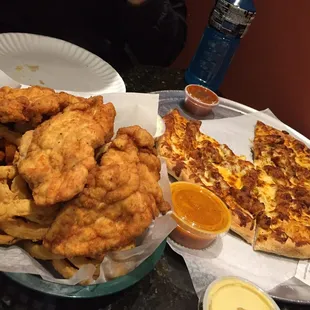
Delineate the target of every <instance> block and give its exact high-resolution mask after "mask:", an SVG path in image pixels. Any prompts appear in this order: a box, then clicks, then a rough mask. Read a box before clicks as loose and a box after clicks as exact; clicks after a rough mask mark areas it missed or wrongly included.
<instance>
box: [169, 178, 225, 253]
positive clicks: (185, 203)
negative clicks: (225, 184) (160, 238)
mask: <svg viewBox="0 0 310 310" xmlns="http://www.w3.org/2000/svg"><path fill="white" fill-rule="evenodd" d="M171 191H172V204H173V216H174V218H175V220H176V222H177V223H178V227H177V228H176V229H175V230H174V231H173V232H172V234H171V235H170V237H171V238H172V239H174V240H175V241H176V242H178V243H180V244H182V245H184V246H186V247H190V248H195V249H200V248H205V247H207V246H208V245H209V244H210V243H211V242H212V241H213V240H214V239H215V238H216V237H217V235H218V234H220V233H223V232H226V231H228V230H229V228H230V225H231V214H230V211H229V210H228V208H227V207H226V205H225V204H224V202H223V201H222V200H221V199H220V198H218V197H217V196H216V195H215V194H213V193H212V192H211V191H209V190H208V189H206V188H204V187H201V186H199V185H196V184H192V183H187V182H175V183H172V184H171Z"/></svg>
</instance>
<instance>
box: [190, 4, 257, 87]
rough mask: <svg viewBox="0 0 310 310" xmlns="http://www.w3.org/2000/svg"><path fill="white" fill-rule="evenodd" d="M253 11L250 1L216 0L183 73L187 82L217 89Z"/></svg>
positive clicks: (251, 18)
mask: <svg viewBox="0 0 310 310" xmlns="http://www.w3.org/2000/svg"><path fill="white" fill-rule="evenodd" d="M255 14H256V9H255V6H254V2H253V0H217V2H216V4H215V7H214V9H213V11H212V13H211V15H210V18H209V24H208V26H207V28H206V30H205V32H204V34H203V36H202V39H201V41H200V44H199V47H198V50H197V52H196V54H195V56H194V57H193V59H192V61H191V64H190V66H189V68H188V69H187V71H186V73H185V80H186V82H187V83H188V84H201V85H203V86H206V87H208V88H210V89H212V90H213V91H217V90H218V89H219V86H220V84H221V83H222V81H223V79H224V76H225V73H226V71H227V69H228V67H229V64H230V62H231V60H232V57H233V55H234V54H235V52H236V50H237V48H238V46H239V44H240V39H241V38H242V37H243V36H244V35H245V33H246V31H247V30H248V28H249V26H250V24H251V22H252V20H253V19H254V17H255Z"/></svg>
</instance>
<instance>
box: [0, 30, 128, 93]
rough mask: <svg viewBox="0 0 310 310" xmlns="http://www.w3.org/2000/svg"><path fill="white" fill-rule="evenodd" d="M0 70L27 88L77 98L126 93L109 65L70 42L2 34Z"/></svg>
mask: <svg viewBox="0 0 310 310" xmlns="http://www.w3.org/2000/svg"><path fill="white" fill-rule="evenodd" d="M0 69H1V70H2V71H4V72H5V73H6V74H8V75H9V76H10V77H11V78H12V79H14V80H16V81H18V82H19V83H20V84H24V85H40V86H45V87H50V88H54V89H57V90H64V91H68V92H70V93H74V94H80V95H83V94H87V93H91V94H92V95H97V94H102V93H119V92H126V88H125V83H124V81H123V80H122V78H121V77H120V75H119V74H118V73H117V71H116V70H115V69H114V68H113V67H111V66H110V65H109V64H108V63H107V62H105V61H104V60H102V59H101V58H99V57H98V56H96V55H94V54H92V53H90V52H88V51H87V50H85V49H83V48H80V47H78V46H76V45H74V44H71V43H69V42H66V41H63V40H59V39H55V38H50V37H45V36H40V35H34V34H27V33H3V34H0Z"/></svg>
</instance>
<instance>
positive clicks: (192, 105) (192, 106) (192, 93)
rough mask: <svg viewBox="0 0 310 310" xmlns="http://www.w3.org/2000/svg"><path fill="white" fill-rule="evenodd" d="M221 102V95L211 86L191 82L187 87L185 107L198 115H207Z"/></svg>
mask: <svg viewBox="0 0 310 310" xmlns="http://www.w3.org/2000/svg"><path fill="white" fill-rule="evenodd" d="M218 104H219V97H218V96H217V94H216V93H214V92H213V91H212V90H210V89H209V88H206V87H204V86H201V85H194V84H190V85H187V86H186V87H185V104H184V109H185V110H187V111H188V112H189V113H191V114H193V115H197V116H207V115H208V114H209V113H210V111H211V110H212V109H213V108H214V107H216V106H217V105H218Z"/></svg>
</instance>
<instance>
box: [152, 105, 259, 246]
mask: <svg viewBox="0 0 310 310" xmlns="http://www.w3.org/2000/svg"><path fill="white" fill-rule="evenodd" d="M164 121H165V124H166V132H165V134H164V135H163V136H162V137H160V138H159V140H158V143H157V148H158V152H159V154H160V155H161V156H162V157H164V158H165V159H166V161H167V167H168V171H169V173H170V174H171V175H172V176H173V177H175V178H176V179H177V180H179V181H188V182H193V183H196V184H199V185H202V186H205V187H206V188H208V189H210V190H211V191H213V192H214V193H215V194H217V195H218V196H219V197H220V198H221V199H222V200H224V201H225V202H226V204H227V205H228V207H229V208H230V210H231V212H232V230H233V231H234V232H236V233H237V234H239V235H240V236H241V237H243V238H244V239H245V240H246V241H247V242H249V243H252V242H253V238H254V233H255V219H256V217H257V215H258V214H259V213H260V212H262V211H263V210H264V205H263V203H261V202H260V201H259V200H258V196H257V194H258V193H257V190H256V185H257V182H258V181H259V173H258V172H257V171H256V170H255V168H254V166H253V164H252V163H250V162H248V161H246V160H245V159H244V158H243V157H240V156H236V155H235V154H234V153H233V152H232V151H231V150H230V149H229V148H228V146H227V145H223V144H220V143H218V142H217V141H216V140H214V139H213V138H211V137H209V136H207V135H205V134H203V133H201V132H200V125H201V122H199V121H188V120H187V119H186V118H184V117H183V116H181V115H180V113H179V111H178V110H173V111H171V112H170V113H169V114H167V115H166V116H165V117H164Z"/></svg>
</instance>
